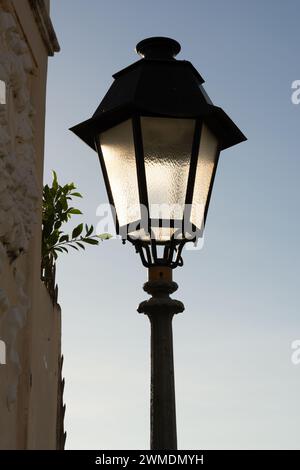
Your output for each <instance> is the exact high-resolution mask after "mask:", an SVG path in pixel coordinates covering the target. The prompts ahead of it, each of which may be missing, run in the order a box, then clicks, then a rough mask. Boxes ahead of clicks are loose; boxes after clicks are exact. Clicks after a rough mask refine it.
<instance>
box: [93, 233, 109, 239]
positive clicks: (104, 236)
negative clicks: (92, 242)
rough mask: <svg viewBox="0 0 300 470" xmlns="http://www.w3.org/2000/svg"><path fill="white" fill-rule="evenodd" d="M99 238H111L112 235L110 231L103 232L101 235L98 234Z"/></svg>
mask: <svg viewBox="0 0 300 470" xmlns="http://www.w3.org/2000/svg"><path fill="white" fill-rule="evenodd" d="M96 237H97V238H100V239H101V240H109V239H110V238H112V235H111V234H110V233H101V234H99V235H96Z"/></svg>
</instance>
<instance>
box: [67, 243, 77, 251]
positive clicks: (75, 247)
mask: <svg viewBox="0 0 300 470" xmlns="http://www.w3.org/2000/svg"><path fill="white" fill-rule="evenodd" d="M68 246H69V247H70V248H73V250H77V251H78V248H77V246H75V245H71V243H69V244H68Z"/></svg>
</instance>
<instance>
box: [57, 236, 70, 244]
mask: <svg viewBox="0 0 300 470" xmlns="http://www.w3.org/2000/svg"><path fill="white" fill-rule="evenodd" d="M68 241H69V235H63V236H62V237H60V239H59V243H63V242H68Z"/></svg>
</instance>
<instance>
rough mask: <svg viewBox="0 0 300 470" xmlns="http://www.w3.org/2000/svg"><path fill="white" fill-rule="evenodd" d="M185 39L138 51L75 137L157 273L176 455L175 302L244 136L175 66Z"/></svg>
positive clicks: (159, 361) (161, 393) (162, 358)
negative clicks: (180, 276) (227, 154)
mask: <svg viewBox="0 0 300 470" xmlns="http://www.w3.org/2000/svg"><path fill="white" fill-rule="evenodd" d="M180 49H181V48H180V45H179V43H178V42H177V41H175V40H173V39H169V38H164V37H154V38H148V39H145V40H143V41H141V42H139V43H138V45H137V47H136V51H137V53H138V54H139V55H140V56H141V57H142V58H141V60H139V61H137V62H135V63H134V64H132V65H130V66H128V67H126V68H125V69H123V70H121V71H120V72H118V73H116V74H115V75H114V76H113V77H114V79H115V80H114V82H113V84H112V86H111V88H110V89H109V91H108V92H107V94H106V95H105V97H104V99H103V100H102V102H101V103H100V105H99V107H98V108H97V110H96V112H95V113H94V115H93V116H92V117H91V118H90V119H88V120H87V121H84V122H83V123H81V124H78V125H77V126H75V127H73V128H72V129H71V130H72V131H73V132H74V133H75V134H76V135H77V136H79V137H80V138H81V139H82V140H83V141H84V142H86V143H87V144H88V145H89V146H90V147H91V148H92V149H93V150H96V151H97V152H98V155H99V159H100V164H101V168H102V172H103V176H104V181H105V185H106V190H107V194H108V198H109V202H110V204H111V206H112V208H113V211H114V215H115V223H116V231H117V233H118V234H119V235H121V237H122V239H123V241H124V242H125V241H126V240H128V241H130V242H131V243H132V244H133V245H134V246H135V249H136V251H137V252H138V253H139V254H140V256H141V260H142V263H143V265H144V266H145V267H147V268H149V279H148V282H147V283H146V284H145V285H144V290H145V291H146V292H147V293H149V294H150V295H151V296H152V297H151V298H150V299H149V300H147V301H145V302H142V303H141V304H140V305H139V308H138V311H139V312H140V313H145V314H146V315H148V317H149V319H150V323H151V449H176V448H177V437H176V413H175V388H174V365H173V344H172V319H173V316H174V314H177V313H180V312H183V310H184V306H183V304H182V303H181V302H179V301H177V300H174V299H171V298H170V297H169V296H170V294H172V293H173V292H175V291H176V290H177V287H178V286H177V284H176V283H175V282H173V281H172V269H174V268H175V267H177V266H182V264H183V261H182V249H183V247H184V245H185V243H187V242H194V243H196V242H197V240H198V238H199V237H201V236H202V233H203V230H204V226H205V221H206V216H207V211H208V206H209V201H210V197H211V192H212V187H213V182H214V178H215V173H216V169H217V165H218V159H219V154H220V151H221V150H224V149H226V148H228V147H231V146H233V145H236V144H238V143H240V142H242V141H244V140H246V138H245V136H244V135H243V134H242V132H241V131H240V130H239V129H238V127H237V126H236V125H235V124H234V123H233V121H232V120H231V119H230V118H229V117H228V116H227V114H226V113H225V112H224V111H223V110H222V109H221V108H219V107H217V106H214V105H213V104H212V102H211V100H210V98H209V97H208V96H207V94H206V92H205V90H204V88H203V85H202V84H203V83H204V80H203V78H202V77H201V75H200V74H199V73H198V72H197V70H196V69H195V68H194V67H193V65H192V64H191V63H190V62H188V61H184V60H176V59H175V56H176V55H177V54H178V53H179V52H180Z"/></svg>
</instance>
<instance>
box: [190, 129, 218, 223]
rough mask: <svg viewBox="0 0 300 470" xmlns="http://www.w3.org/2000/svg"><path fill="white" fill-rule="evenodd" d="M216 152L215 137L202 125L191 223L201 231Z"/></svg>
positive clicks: (216, 142) (216, 143)
mask: <svg viewBox="0 0 300 470" xmlns="http://www.w3.org/2000/svg"><path fill="white" fill-rule="evenodd" d="M217 152H218V141H217V139H216V137H215V135H214V134H213V133H212V132H211V131H210V130H209V129H208V127H207V126H206V125H205V124H203V128H202V132H201V140H200V148H199V155H198V164H197V171H196V180H195V187H194V196H193V205H192V212H191V222H192V223H193V224H195V225H196V227H197V228H199V229H201V227H202V224H203V218H204V212H205V207H206V201H207V197H208V192H209V188H210V182H211V179H212V175H213V171H214V167H215V164H216V159H217Z"/></svg>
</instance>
